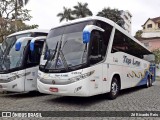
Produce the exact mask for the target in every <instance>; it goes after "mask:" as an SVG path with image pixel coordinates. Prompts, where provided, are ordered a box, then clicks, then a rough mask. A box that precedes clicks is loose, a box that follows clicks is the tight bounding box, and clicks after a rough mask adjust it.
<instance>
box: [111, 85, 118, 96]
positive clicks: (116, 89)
mask: <svg viewBox="0 0 160 120" xmlns="http://www.w3.org/2000/svg"><path fill="white" fill-rule="evenodd" d="M111 90H112V94H113V95H116V94H117V92H118V85H117V83H115V82H113V83H112V88H111Z"/></svg>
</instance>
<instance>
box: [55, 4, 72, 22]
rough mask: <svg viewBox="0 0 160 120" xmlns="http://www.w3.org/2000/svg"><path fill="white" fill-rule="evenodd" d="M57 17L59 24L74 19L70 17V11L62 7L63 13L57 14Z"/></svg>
mask: <svg viewBox="0 0 160 120" xmlns="http://www.w3.org/2000/svg"><path fill="white" fill-rule="evenodd" d="M57 17H60V22H62V21H63V20H65V19H66V21H68V20H73V19H74V18H73V16H72V10H71V9H70V8H66V7H63V12H61V13H58V14H57Z"/></svg>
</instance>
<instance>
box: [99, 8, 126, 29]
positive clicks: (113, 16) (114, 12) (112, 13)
mask: <svg viewBox="0 0 160 120" xmlns="http://www.w3.org/2000/svg"><path fill="white" fill-rule="evenodd" d="M97 16H101V17H105V18H108V19H110V20H112V21H114V22H115V23H117V24H119V25H120V26H122V27H123V25H124V20H123V18H122V17H121V12H120V11H119V10H118V9H111V8H110V7H108V8H103V9H102V11H100V12H98V14H97Z"/></svg>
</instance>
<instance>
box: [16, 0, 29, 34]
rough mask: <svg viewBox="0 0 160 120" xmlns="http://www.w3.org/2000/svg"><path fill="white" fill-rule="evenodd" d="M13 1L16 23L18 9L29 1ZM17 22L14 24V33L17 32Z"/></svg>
mask: <svg viewBox="0 0 160 120" xmlns="http://www.w3.org/2000/svg"><path fill="white" fill-rule="evenodd" d="M14 1H15V15H14V17H15V21H17V17H18V9H21V8H22V7H23V6H24V5H26V4H27V3H28V2H29V0H14ZM16 23H17V22H15V31H17V24H16Z"/></svg>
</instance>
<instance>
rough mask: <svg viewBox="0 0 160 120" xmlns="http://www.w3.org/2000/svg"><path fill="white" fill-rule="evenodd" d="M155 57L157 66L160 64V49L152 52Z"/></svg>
mask: <svg viewBox="0 0 160 120" xmlns="http://www.w3.org/2000/svg"><path fill="white" fill-rule="evenodd" d="M152 52H153V53H154V55H155V62H156V64H159V63H160V49H155V50H153V51H152Z"/></svg>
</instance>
